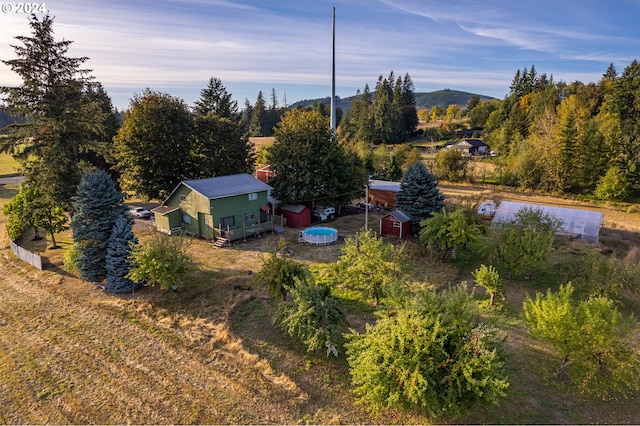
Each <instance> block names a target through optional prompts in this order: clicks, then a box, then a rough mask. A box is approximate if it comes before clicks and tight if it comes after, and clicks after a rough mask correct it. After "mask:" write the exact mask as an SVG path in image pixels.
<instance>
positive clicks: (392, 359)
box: [345, 285, 509, 415]
mask: <svg viewBox="0 0 640 426" xmlns="http://www.w3.org/2000/svg"><path fill="white" fill-rule="evenodd" d="M404 300H405V303H404V304H403V305H402V306H398V307H397V309H393V310H389V311H387V313H382V314H380V318H379V319H378V321H377V322H376V324H375V325H373V326H372V325H367V328H366V332H365V333H364V334H359V333H355V332H353V333H351V334H349V335H347V336H346V337H347V339H348V341H347V343H346V344H345V346H346V348H347V360H348V362H349V367H350V373H351V378H352V382H353V384H354V385H355V386H356V388H355V393H356V394H357V395H358V401H359V402H360V403H364V404H367V407H368V409H369V410H371V411H374V412H375V411H378V410H380V409H381V408H398V407H399V408H403V409H418V410H421V411H426V412H427V413H430V414H431V415H437V414H441V413H451V414H460V413H462V412H463V411H465V410H467V409H469V408H471V407H473V406H475V405H476V404H485V403H497V402H498V401H499V399H500V398H501V397H503V396H504V395H505V389H506V388H507V387H508V386H509V384H508V382H507V380H506V377H505V375H504V371H503V364H504V357H503V352H502V350H501V348H502V342H503V340H504V334H503V333H501V332H499V330H498V329H496V328H494V327H490V326H487V325H485V324H483V323H481V322H480V321H479V316H478V312H477V306H476V305H475V303H474V301H473V298H472V296H471V295H470V294H468V293H467V291H466V288H465V287H464V286H463V285H460V286H458V287H456V288H453V289H449V290H446V291H443V292H441V293H432V292H428V291H424V292H423V293H420V294H419V295H418V296H417V297H416V298H407V299H404Z"/></svg>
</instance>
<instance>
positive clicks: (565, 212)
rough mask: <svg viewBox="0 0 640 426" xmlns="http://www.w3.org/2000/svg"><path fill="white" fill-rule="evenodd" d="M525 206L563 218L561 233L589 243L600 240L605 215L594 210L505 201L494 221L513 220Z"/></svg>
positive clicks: (501, 204) (499, 207) (497, 210)
mask: <svg viewBox="0 0 640 426" xmlns="http://www.w3.org/2000/svg"><path fill="white" fill-rule="evenodd" d="M523 208H529V209H536V210H541V211H542V212H543V213H545V214H548V215H549V216H553V217H555V218H557V219H560V220H562V230H561V231H560V232H559V233H560V234H564V235H571V236H573V237H575V238H576V239H581V240H584V241H586V242H588V243H597V242H598V235H599V233H600V228H601V227H602V221H603V219H604V215H603V214H602V213H600V212H596V211H592V210H581V209H571V208H565V207H552V206H543V205H537V204H527V203H517V202H513V201H503V202H501V203H500V205H499V206H498V208H497V209H496V213H495V216H494V217H493V223H494V224H496V223H500V222H512V221H513V220H514V216H515V214H516V213H517V212H518V211H519V210H521V209H523Z"/></svg>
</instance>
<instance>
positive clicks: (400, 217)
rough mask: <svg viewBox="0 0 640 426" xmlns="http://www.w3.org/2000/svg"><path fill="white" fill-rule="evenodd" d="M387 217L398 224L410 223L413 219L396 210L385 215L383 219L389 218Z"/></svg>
mask: <svg viewBox="0 0 640 426" xmlns="http://www.w3.org/2000/svg"><path fill="white" fill-rule="evenodd" d="M387 216H392V217H393V218H394V219H395V220H397V221H398V222H409V221H410V220H411V218H410V217H409V216H407V214H406V213H405V212H403V211H402V210H394V211H392V212H390V213H388V214H386V215H384V216H383V218H384V217H387Z"/></svg>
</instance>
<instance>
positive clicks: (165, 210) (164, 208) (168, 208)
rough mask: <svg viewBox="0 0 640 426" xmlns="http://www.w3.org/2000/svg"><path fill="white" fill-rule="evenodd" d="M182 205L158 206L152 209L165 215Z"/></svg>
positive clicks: (153, 211)
mask: <svg viewBox="0 0 640 426" xmlns="http://www.w3.org/2000/svg"><path fill="white" fill-rule="evenodd" d="M179 208H180V207H178V206H158V207H156V208H155V209H151V212H152V213H158V214H161V215H165V214H168V213H171V212H174V211H176V210H178V209H179Z"/></svg>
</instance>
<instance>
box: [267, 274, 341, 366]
mask: <svg viewBox="0 0 640 426" xmlns="http://www.w3.org/2000/svg"><path fill="white" fill-rule="evenodd" d="M295 281H296V284H295V285H293V286H291V287H290V289H289V291H290V293H291V302H288V303H287V302H285V303H281V304H280V305H278V311H277V316H276V325H278V326H279V327H280V328H281V329H282V330H283V331H284V332H285V333H286V334H287V335H289V336H290V337H293V338H295V339H297V340H299V341H300V342H302V343H303V344H304V345H305V346H306V347H307V352H313V351H317V350H319V349H325V348H326V350H327V355H329V354H330V353H331V352H333V354H334V355H335V356H338V348H339V347H340V346H341V345H340V341H341V340H342V339H341V334H340V332H339V330H338V329H339V327H340V326H343V325H346V323H347V321H346V319H345V316H344V314H343V313H342V311H340V307H339V304H338V300H337V299H336V298H335V297H333V296H332V295H331V288H330V287H329V286H327V285H323V284H317V283H316V282H315V280H314V279H313V277H309V278H307V280H303V279H300V278H296V279H295Z"/></svg>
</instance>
